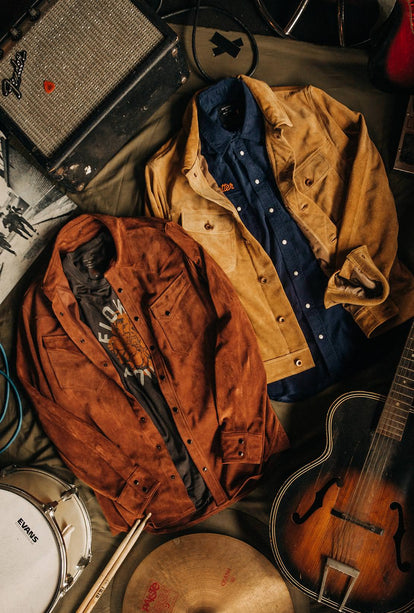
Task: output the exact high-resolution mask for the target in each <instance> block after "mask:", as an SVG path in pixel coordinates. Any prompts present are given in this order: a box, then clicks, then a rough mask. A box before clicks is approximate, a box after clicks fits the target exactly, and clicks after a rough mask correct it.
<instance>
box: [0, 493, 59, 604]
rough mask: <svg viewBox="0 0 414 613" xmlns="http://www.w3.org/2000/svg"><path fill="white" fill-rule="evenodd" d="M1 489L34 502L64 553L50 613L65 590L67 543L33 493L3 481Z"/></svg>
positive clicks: (52, 518)
mask: <svg viewBox="0 0 414 613" xmlns="http://www.w3.org/2000/svg"><path fill="white" fill-rule="evenodd" d="M0 490H6V491H9V492H11V493H12V494H16V495H17V496H20V497H21V498H24V499H25V500H27V502H29V503H30V504H32V505H33V506H34V507H35V508H36V509H37V510H38V511H40V513H41V514H42V515H43V517H44V518H45V519H46V521H47V523H48V524H49V526H50V527H51V529H52V533H53V536H54V538H55V541H56V544H57V546H58V550H59V551H60V553H61V554H63V559H62V557H60V558H59V566H60V569H59V580H58V581H57V585H56V589H55V591H54V593H53V596H52V600H51V601H50V603H49V605H48V607H47V609H46V611H45V613H49V611H51V610H52V609H53V608H54V607H55V605H56V603H57V601H58V600H59V598H60V597H61V595H62V593H63V592H64V583H65V581H64V579H65V577H66V574H67V573H66V572H65V569H66V565H67V559H66V549H65V544H64V542H63V537H62V535H61V533H60V530H59V527H58V525H57V523H56V520H55V518H54V517H53V516H52V515H50V514H48V513H46V512H45V510H44V505H42V504H41V503H40V502H39V501H38V500H36V498H34V497H33V496H32V495H31V494H28V492H25V491H24V490H22V489H21V488H19V487H16V486H14V485H10V484H8V483H1V482H0Z"/></svg>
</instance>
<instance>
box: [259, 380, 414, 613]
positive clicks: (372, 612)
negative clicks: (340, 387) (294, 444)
mask: <svg viewBox="0 0 414 613" xmlns="http://www.w3.org/2000/svg"><path fill="white" fill-rule="evenodd" d="M384 402H385V398H384V397H382V396H379V395H378V394H372V393H369V392H354V393H349V394H345V395H343V396H341V397H340V398H338V399H337V400H336V402H335V403H334V404H333V405H332V406H331V407H330V409H329V412H328V416H327V422H326V430H327V432H326V437H327V438H326V447H325V450H324V452H323V454H322V455H321V456H320V457H319V458H318V459H317V460H315V461H314V462H311V463H310V464H308V465H307V466H305V467H303V468H302V469H300V470H298V471H297V472H296V473H295V474H293V475H292V476H291V477H290V478H289V479H288V480H287V481H286V483H285V484H284V485H283V487H282V488H281V490H280V491H279V492H278V494H277V496H276V498H275V500H274V502H273V506H272V511H271V518H270V537H271V544H272V548H273V553H274V556H275V559H276V562H277V564H278V566H279V568H280V570H281V572H282V574H283V575H284V576H285V577H286V578H287V579H288V580H289V581H290V582H291V583H292V584H293V585H295V586H296V587H298V588H299V589H301V590H302V591H303V592H305V593H306V594H307V595H308V596H309V597H311V598H314V599H316V600H319V601H320V602H323V603H324V604H326V605H328V606H330V607H332V608H334V609H337V610H340V611H351V612H357V613H397V612H398V613H410V612H411V613H412V612H413V611H414V444H413V443H414V429H413V423H412V422H413V415H412V411H413V409H411V410H410V411H409V413H410V414H409V416H408V419H407V427H406V430H405V432H404V436H403V437H402V440H400V441H395V440H390V441H386V445H385V446H383V445H382V443H381V444H379V445H378V446H376V445H374V447H373V437H374V432H375V429H376V428H377V424H378V419H379V417H380V415H381V412H382V410H383V407H384ZM367 458H369V460H367Z"/></svg>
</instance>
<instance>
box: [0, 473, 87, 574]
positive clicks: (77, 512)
mask: <svg viewBox="0 0 414 613" xmlns="http://www.w3.org/2000/svg"><path fill="white" fill-rule="evenodd" d="M1 483H7V484H10V485H12V486H14V487H16V488H19V489H21V490H23V491H24V492H27V493H28V494H30V495H31V496H32V497H33V498H35V499H36V500H37V501H39V502H40V503H41V504H48V503H50V502H55V501H58V500H59V499H60V498H61V497H62V495H63V494H64V493H65V492H68V491H70V489H71V487H72V486H71V485H70V484H69V483H67V482H66V481H64V480H63V479H60V478H59V477H57V476H56V475H52V474H51V473H49V472H47V471H45V470H41V469H39V468H36V467H21V468H20V467H19V468H13V469H12V470H10V471H9V470H6V471H5V474H4V475H2V478H1V479H0V485H1ZM54 518H55V521H56V524H57V525H58V527H59V530H60V532H61V534H62V535H63V542H64V547H65V551H66V568H65V573H66V575H67V576H66V578H65V579H64V582H65V583H68V584H69V585H72V584H73V583H74V581H76V579H77V578H78V577H79V575H80V573H81V572H82V571H83V569H84V567H85V566H86V564H87V563H88V561H89V559H90V557H91V541H92V530H91V521H90V518H89V514H88V512H87V509H86V507H85V505H84V503H83V502H82V500H81V499H80V498H79V496H78V495H77V494H76V493H74V494H72V495H70V496H68V497H67V498H66V499H64V500H61V501H60V502H59V503H58V505H57V507H56V509H55V513H54Z"/></svg>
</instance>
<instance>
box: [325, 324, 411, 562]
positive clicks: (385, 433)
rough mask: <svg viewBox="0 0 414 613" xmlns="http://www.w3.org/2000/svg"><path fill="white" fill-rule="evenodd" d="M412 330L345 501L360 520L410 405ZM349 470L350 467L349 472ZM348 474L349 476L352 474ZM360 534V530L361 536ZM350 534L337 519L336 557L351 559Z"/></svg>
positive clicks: (348, 525)
mask: <svg viewBox="0 0 414 613" xmlns="http://www.w3.org/2000/svg"><path fill="white" fill-rule="evenodd" d="M413 331H414V324H413V326H412V328H411V331H410V335H409V339H408V341H407V343H406V346H405V348H404V351H403V354H402V356H401V359H400V362H399V365H398V368H397V372H396V375H395V377H394V380H393V383H392V385H391V389H390V393H389V395H388V397H387V399H386V402H385V404H384V409H383V411H382V415H381V416H380V420H379V424H378V426H377V429H376V432H375V434H374V435H373V440H372V442H371V445H370V448H369V451H368V454H367V456H366V458H365V461H364V464H363V467H362V469H361V471H360V473H359V477H358V479H357V482H356V486H355V489H354V492H353V493H352V495H351V496H350V498H349V500H348V501H347V505H346V507H347V509H346V511H345V512H346V513H348V514H349V516H350V517H351V518H355V519H357V520H358V519H362V520H363V521H365V519H363V518H364V517H366V516H367V511H368V516H369V514H370V512H371V509H372V508H373V507H374V505H375V503H376V501H377V500H379V499H380V491H379V490H380V489H381V488H380V483H381V482H383V481H386V470H387V467H388V465H389V462H390V459H391V457H392V455H393V453H394V452H395V449H396V441H399V440H401V438H402V434H403V433H404V427H405V424H406V421H407V417H408V414H409V413H410V410H411V407H412V397H413V396H414V392H413V389H412V388H413V387H414V386H412V383H413V379H412V378H411V377H412V376H413V373H414V370H413V369H412V368H411V366H412V364H413V358H414V338H413ZM400 380H401V382H402V383H401V382H400ZM408 382H409V383H410V384H411V387H409V383H408ZM400 386H402V387H404V388H406V389H408V390H409V391H411V392H412V393H411V404H408V403H407V402H406V401H405V400H404V399H403V398H402V396H404V397H409V396H408V394H405V393H404V392H400V391H399V389H398V388H399V387H400ZM404 405H407V406H408V409H405V408H404ZM395 408H398V414H399V415H398V417H399V418H400V419H397V420H396V418H395ZM393 409H394V410H393ZM404 413H405V415H404ZM398 428H399V429H400V433H399V432H398ZM352 472H353V470H351V473H352ZM348 476H349V477H350V478H351V479H352V474H351V475H348ZM375 494H376V496H375ZM391 502H392V501H390V503H391ZM361 509H364V512H363V515H361ZM379 527H380V526H379ZM362 534H363V533H362V532H361V535H362ZM367 534H368V533H366V535H367ZM354 535H355V526H354V525H353V524H351V523H350V522H348V521H344V522H341V525H340V526H339V529H338V530H337V536H338V541H337V543H334V547H335V549H336V551H335V554H336V555H337V556H339V558H338V559H342V560H347V561H349V560H351V559H352V552H353V551H354V549H355V538H354ZM361 544H362V543H361V542H358V549H360V546H361Z"/></svg>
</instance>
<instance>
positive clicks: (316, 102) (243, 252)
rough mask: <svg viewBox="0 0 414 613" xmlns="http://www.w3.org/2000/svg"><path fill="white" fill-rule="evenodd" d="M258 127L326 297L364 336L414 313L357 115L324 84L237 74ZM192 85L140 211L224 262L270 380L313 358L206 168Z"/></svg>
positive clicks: (382, 186)
mask: <svg viewBox="0 0 414 613" xmlns="http://www.w3.org/2000/svg"><path fill="white" fill-rule="evenodd" d="M240 78H241V79H242V80H243V81H244V83H245V84H246V85H247V87H248V88H249V89H250V91H251V93H252V94H253V96H254V98H255V100H256V102H257V104H258V106H259V108H260V110H261V113H262V114H263V122H264V127H265V141H266V150H267V154H268V158H269V164H270V167H271V169H272V173H273V176H274V178H275V180H276V183H277V186H278V189H279V192H280V195H281V197H282V199H283V204H284V206H285V207H286V209H287V211H288V212H289V214H290V215H291V216H292V218H293V219H294V220H295V221H296V223H297V224H298V226H299V228H300V230H301V231H302V232H303V234H304V236H305V237H306V238H307V240H308V242H309V245H310V247H311V249H312V251H313V253H314V255H315V258H316V259H317V261H318V263H319V265H320V267H321V269H322V270H323V271H324V273H325V274H326V276H327V278H328V283H327V288H326V291H325V295H324V305H325V308H327V309H329V308H330V307H332V306H334V305H338V304H340V305H342V306H343V308H345V309H347V310H348V311H349V312H350V313H351V315H352V316H353V318H354V320H355V321H356V323H357V324H358V325H359V327H360V328H361V330H362V331H363V332H364V333H365V335H366V336H367V337H370V336H373V335H375V334H378V333H380V332H382V331H385V330H386V329H389V328H392V327H394V326H396V325H398V324H400V323H402V322H404V321H406V320H407V319H409V318H411V317H413V316H414V277H413V275H412V274H411V272H410V271H409V270H408V269H407V268H406V267H405V266H404V265H403V264H402V263H401V262H400V261H399V259H398V257H397V247H398V222H397V215H396V209H395V203H394V199H393V196H392V193H391V190H390V187H389V184H388V178H387V175H386V172H385V168H384V165H383V163H382V160H381V157H380V155H379V153H378V151H377V149H376V147H375V145H374V143H373V142H372V141H371V139H370V137H369V134H368V130H367V126H366V123H365V120H364V118H363V116H362V115H361V114H360V113H357V112H354V111H352V110H351V109H349V108H347V107H346V106H344V105H343V104H341V103H340V102H338V101H337V100H335V99H334V98H332V97H331V96H329V95H328V94H327V93H325V92H323V91H322V90H320V89H318V88H316V87H312V86H306V87H270V86H268V85H267V84H266V83H264V82H262V81H258V80H256V79H252V78H249V77H246V76H241V77H240ZM200 151H201V143H200V137H199V125H198V111H197V95H196V96H195V97H194V98H193V100H192V101H191V102H190V104H189V106H188V108H187V111H186V113H185V116H184V119H183V127H182V129H181V131H180V132H179V133H178V134H177V136H175V137H174V138H172V139H170V140H169V141H168V142H167V143H165V145H164V146H163V147H161V148H160V150H159V151H158V152H157V153H156V154H155V156H154V157H153V158H152V159H151V160H150V161H149V163H148V165H147V168H146V186H147V202H146V211H147V213H148V214H149V215H153V216H155V217H162V218H166V219H170V220H172V221H174V222H177V223H179V224H181V225H182V227H183V228H184V229H185V230H186V231H187V232H188V233H189V234H191V236H192V237H193V238H195V239H196V240H197V241H198V242H199V243H200V244H201V245H203V247H204V248H205V249H206V250H207V251H208V252H209V253H210V254H211V255H212V257H213V258H214V259H215V260H216V261H217V262H218V264H220V266H221V267H222V269H223V270H224V271H225V272H226V274H227V276H228V277H229V279H230V281H231V282H232V284H233V286H234V288H235V289H236V291H237V294H238V296H239V297H240V300H241V302H242V304H243V305H244V307H245V309H246V312H247V313H248V316H249V318H250V321H251V323H252V325H253V329H254V331H255V333H256V336H257V339H258V343H259V347H260V350H261V355H262V358H263V362H264V365H265V368H266V372H267V379H268V381H269V382H270V381H276V380H279V379H283V378H285V377H288V376H290V375H293V374H296V373H297V372H301V371H304V370H308V369H309V368H311V367H312V366H313V365H314V362H313V359H312V355H311V353H310V350H309V347H308V346H307V343H306V340H305V338H304V335H303V333H302V330H301V328H300V325H299V323H298V321H297V319H296V317H295V314H294V312H293V309H292V307H291V305H290V303H289V301H288V299H287V296H286V294H285V292H284V289H283V286H282V284H281V281H280V279H279V277H278V274H277V272H276V269H275V267H274V265H273V263H272V261H271V259H270V257H269V255H268V254H267V253H266V252H265V250H264V249H263V247H262V246H261V245H260V243H259V242H258V241H257V240H256V239H255V238H254V236H253V235H252V234H251V233H250V232H249V231H248V230H247V229H246V227H245V226H244V224H243V223H242V221H241V219H240V216H239V214H238V212H237V210H236V209H235V207H234V206H233V205H232V203H231V202H230V200H229V199H228V198H227V196H226V193H225V191H224V192H223V191H222V189H220V187H219V186H218V185H217V183H216V182H215V180H214V179H213V177H212V175H211V174H210V173H209V170H208V165H207V162H206V160H205V158H204V157H203V156H202V155H201V152H200Z"/></svg>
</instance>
